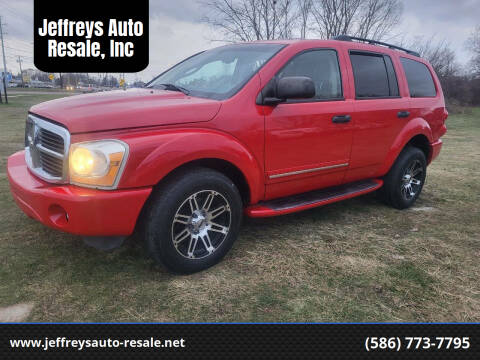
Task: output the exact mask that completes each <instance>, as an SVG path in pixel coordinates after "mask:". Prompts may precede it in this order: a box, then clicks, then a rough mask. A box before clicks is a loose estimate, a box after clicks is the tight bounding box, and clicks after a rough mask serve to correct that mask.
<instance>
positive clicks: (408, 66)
mask: <svg viewBox="0 0 480 360" xmlns="http://www.w3.org/2000/svg"><path fill="white" fill-rule="evenodd" d="M400 61H401V62H402V65H403V69H404V70H405V75H406V76H407V82H408V89H409V91H410V96H411V97H430V96H436V95H437V91H436V90H435V84H434V83H433V78H432V74H431V73H430V70H428V67H427V66H426V65H425V64H422V63H421V62H418V61H415V60H411V59H407V58H400Z"/></svg>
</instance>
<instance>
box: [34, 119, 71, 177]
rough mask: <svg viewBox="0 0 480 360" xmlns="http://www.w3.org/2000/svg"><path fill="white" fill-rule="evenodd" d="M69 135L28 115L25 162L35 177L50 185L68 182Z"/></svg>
mask: <svg viewBox="0 0 480 360" xmlns="http://www.w3.org/2000/svg"><path fill="white" fill-rule="evenodd" d="M69 149H70V133H69V132H68V130H67V129H65V128H63V127H61V126H59V125H55V124H53V123H51V122H49V121H46V120H43V119H40V118H39V117H37V116H35V115H32V114H29V115H28V118H27V123H26V127H25V161H26V162H27V165H28V167H29V169H30V171H32V172H33V173H34V174H35V175H37V176H38V177H39V178H41V179H43V180H45V181H48V182H52V183H62V184H63V183H67V182H68V152H69Z"/></svg>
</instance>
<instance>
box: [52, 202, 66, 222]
mask: <svg viewBox="0 0 480 360" xmlns="http://www.w3.org/2000/svg"><path fill="white" fill-rule="evenodd" d="M48 216H49V218H50V221H51V222H52V223H53V224H55V225H57V226H65V225H67V223H68V214H67V212H66V211H65V209H64V208H63V207H61V206H60V205H57V204H54V205H50V206H49V208H48Z"/></svg>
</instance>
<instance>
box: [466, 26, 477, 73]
mask: <svg viewBox="0 0 480 360" xmlns="http://www.w3.org/2000/svg"><path fill="white" fill-rule="evenodd" d="M467 48H468V50H470V51H471V52H472V55H473V56H472V58H471V59H470V64H469V65H470V67H471V69H472V72H473V73H474V74H475V75H477V76H480V25H477V26H476V27H475V29H474V30H473V31H472V34H471V35H470V38H469V39H468V40H467Z"/></svg>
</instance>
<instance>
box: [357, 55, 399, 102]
mask: <svg viewBox="0 0 480 360" xmlns="http://www.w3.org/2000/svg"><path fill="white" fill-rule="evenodd" d="M350 61H351V62H352V68H353V76H354V80H355V95H356V97H357V98H384V97H392V96H398V94H399V93H398V83H397V78H396V75H395V70H394V69H393V64H392V62H391V59H390V58H389V57H388V56H386V55H385V56H384V55H382V54H373V53H364V52H356V51H351V52H350Z"/></svg>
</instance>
